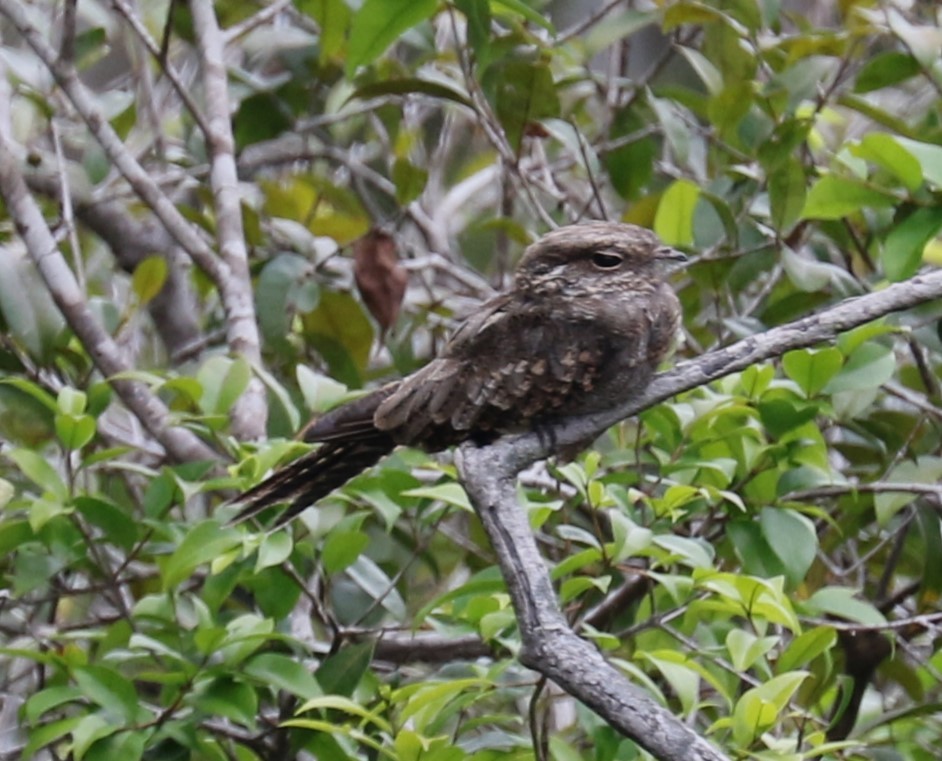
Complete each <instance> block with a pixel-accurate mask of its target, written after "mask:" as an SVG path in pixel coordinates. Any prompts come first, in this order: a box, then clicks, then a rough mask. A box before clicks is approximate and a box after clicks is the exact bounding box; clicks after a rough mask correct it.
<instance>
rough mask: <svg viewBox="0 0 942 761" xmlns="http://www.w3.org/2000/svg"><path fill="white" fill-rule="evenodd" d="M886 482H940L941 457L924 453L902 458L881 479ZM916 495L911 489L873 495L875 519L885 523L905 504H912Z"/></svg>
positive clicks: (941, 470) (941, 480)
mask: <svg viewBox="0 0 942 761" xmlns="http://www.w3.org/2000/svg"><path fill="white" fill-rule="evenodd" d="M882 480H883V481H884V482H886V483H888V484H894V483H899V484H935V483H939V482H942V458H940V457H934V456H929V455H924V456H922V457H917V458H916V459H915V460H903V461H902V462H900V463H898V464H897V465H895V466H893V468H892V470H890V471H889V472H888V473H887V474H886V476H885V477H884V478H883V479H882ZM916 499H918V497H917V495H916V494H914V493H913V492H911V491H899V492H892V491H887V492H880V493H878V494H875V495H874V496H873V507H874V510H875V511H876V514H877V520H878V521H879V522H880V524H881V525H884V526H885V525H886V524H887V523H888V522H889V520H890V519H891V518H892V517H893V516H894V515H896V513H898V512H899V511H900V510H901V509H903V508H904V507H906V505H910V504H912V503H913V502H914V501H915V500H916Z"/></svg>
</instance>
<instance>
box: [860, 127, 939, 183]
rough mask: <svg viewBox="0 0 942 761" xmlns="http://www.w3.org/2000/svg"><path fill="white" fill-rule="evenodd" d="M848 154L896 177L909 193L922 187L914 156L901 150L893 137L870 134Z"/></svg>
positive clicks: (884, 134)
mask: <svg viewBox="0 0 942 761" xmlns="http://www.w3.org/2000/svg"><path fill="white" fill-rule="evenodd" d="M850 152H851V153H852V154H853V155H855V156H857V157H858V158H862V159H866V160H867V161H872V162H873V163H874V164H877V165H878V166H880V167H882V168H883V169H885V170H886V171H887V172H889V173H890V174H892V175H894V176H895V177H897V178H898V179H899V180H900V182H902V183H903V185H904V186H905V187H906V188H907V189H908V190H910V191H914V190H916V189H917V188H918V187H919V186H920V185H922V167H921V166H920V165H919V162H918V161H917V160H916V158H915V156H913V154H911V153H910V152H909V151H907V150H906V149H905V148H903V147H902V146H901V145H900V143H899V141H898V140H897V139H896V138H895V137H894V136H893V135H888V134H886V133H885V132H871V133H870V134H869V135H865V136H864V137H863V138H862V139H861V141H860V142H859V143H858V144H857V145H852V146H851V147H850Z"/></svg>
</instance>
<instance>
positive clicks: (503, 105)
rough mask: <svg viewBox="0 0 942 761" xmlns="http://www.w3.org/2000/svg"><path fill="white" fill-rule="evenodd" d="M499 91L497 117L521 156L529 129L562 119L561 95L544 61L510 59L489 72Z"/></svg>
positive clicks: (514, 149)
mask: <svg viewBox="0 0 942 761" xmlns="http://www.w3.org/2000/svg"><path fill="white" fill-rule="evenodd" d="M487 76H488V78H487V82H488V85H489V87H493V88H494V89H495V96H494V106H495V111H496V113H497V118H498V119H499V120H500V123H501V126H503V128H504V132H505V133H506V135H507V142H508V143H509V144H510V147H511V148H512V149H513V151H514V153H516V154H519V153H520V148H521V146H522V144H523V138H524V136H525V135H526V134H527V130H528V129H529V128H530V127H531V125H533V124H534V123H536V122H538V121H539V120H540V119H546V118H551V117H556V116H559V113H560V104H559V96H558V95H557V93H556V85H555V84H554V82H553V75H552V73H551V71H550V67H549V65H548V64H547V63H545V62H543V61H538V62H531V61H520V60H509V61H504V62H502V63H501V64H500V65H499V66H494V67H493V68H492V69H491V70H490V71H489V72H488V73H487Z"/></svg>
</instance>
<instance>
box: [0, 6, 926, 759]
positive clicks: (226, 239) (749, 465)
mask: <svg viewBox="0 0 942 761" xmlns="http://www.w3.org/2000/svg"><path fill="white" fill-rule="evenodd" d="M939 14H940V11H939V8H938V6H937V4H935V3H919V2H906V1H905V0H882V1H880V2H877V1H864V0H861V1H856V0H841V2H833V3H832V2H819V3H812V2H789V0H730V1H728V2H723V1H721V0H704V1H702V2H690V1H686V0H676V1H675V0H662V1H660V2H652V1H650V0H620V1H618V2H607V1H606V2H590V1H589V0H584V1H580V0H568V1H567V0H559V1H558V2H541V1H540V0H453V2H446V1H445V0H441V1H439V0H363V1H362V2H357V1H356V0H293V2H289V1H287V0H276V1H275V2H269V3H265V2H254V1H253V0H224V1H222V2H217V3H214V4H211V3H209V2H206V1H205V0H191V2H189V3H185V2H175V3H171V2H168V1H167V0H146V2H134V1H133V0H113V2H105V0H81V2H75V0H64V2H54V1H53V0H33V1H32V2H27V3H20V2H15V1H13V0H3V1H2V2H0V33H2V45H0V136H2V139H0V148H2V152H3V153H4V154H5V155H7V156H8V157H13V159H14V161H13V162H12V164H11V165H12V166H13V167H14V170H15V171H16V172H18V173H20V174H21V175H22V176H23V177H24V178H25V180H26V183H27V187H28V192H27V196H28V198H30V199H32V201H33V203H34V204H35V205H36V206H37V207H38V211H39V212H41V215H42V216H41V219H44V220H45V225H47V226H48V228H49V230H48V232H49V233H51V236H52V237H51V238H50V240H51V241H54V244H55V250H56V251H58V252H61V256H55V257H54V256H51V255H47V254H48V253H49V252H48V251H47V250H38V249H37V247H36V246H30V245H27V241H28V240H29V239H28V237H27V231H24V230H23V229H22V228H21V229H19V230H17V229H15V228H14V224H13V220H14V219H16V218H17V216H16V213H14V204H13V203H11V201H10V198H11V196H10V195H8V193H9V192H10V188H11V187H12V186H11V185H7V187H6V188H5V191H4V194H5V197H6V199H7V204H6V206H4V207H0V505H2V508H3V509H2V513H0V634H2V637H0V644H2V650H0V653H2V655H0V700H2V703H0V757H2V758H9V759H13V758H41V759H88V760H96V761H97V760H98V759H114V758H121V759H126V760H127V761H133V760H134V759H141V758H147V759H220V760H223V759H275V758H309V759H311V758H317V759H330V760H331V761H334V760H335V759H336V760H337V761H343V760H344V759H374V758H387V759H395V760H397V761H419V760H420V759H421V761H462V760H463V759H474V761H497V760H498V759H514V760H517V759H519V760H520V761H523V760H524V759H532V758H538V759H546V758H553V759H560V760H561V761H570V759H572V760H575V759H586V760H589V759H591V760H592V761H613V760H615V759H626V760H627V759H635V758H643V757H646V756H645V754H644V753H643V752H642V751H640V750H639V749H638V748H637V746H636V745H635V744H634V743H632V742H631V741H629V740H626V739H624V738H622V737H621V736H620V735H618V734H617V733H616V732H615V731H614V730H613V729H612V728H611V727H609V726H608V725H606V724H605V723H604V722H602V721H601V720H600V719H598V718H597V717H595V716H594V715H592V714H591V713H590V712H588V711H587V710H585V709H584V708H583V707H581V706H580V705H578V704H576V703H574V701H572V699H571V698H569V697H568V696H566V695H564V694H561V693H560V692H559V691H558V690H555V689H554V688H552V687H550V686H547V685H545V684H543V683H542V682H541V681H540V680H539V679H538V677H537V676H535V675H534V674H533V673H532V672H529V671H527V670H526V669H523V668H522V667H520V666H519V665H518V664H517V663H516V661H515V659H514V652H515V649H516V648H517V647H518V644H519V641H518V639H517V636H516V630H515V623H514V617H513V611H512V610H511V609H510V608H509V603H508V598H507V594H506V591H505V589H504V587H503V583H502V582H501V580H500V576H499V574H498V572H497V570H496V566H495V562H494V558H493V555H492V552H491V550H490V548H489V547H488V546H487V543H486V541H484V539H483V536H482V532H481V530H480V527H479V525H478V523H477V520H476V518H475V516H474V515H473V513H472V512H471V511H470V509H469V506H468V502H467V498H466V496H465V495H464V493H463V491H462V490H461V488H460V486H458V485H457V483H456V482H455V480H454V468H453V466H452V465H451V464H450V460H449V458H448V457H447V456H441V457H434V458H430V457H428V456H426V455H424V454H422V453H419V452H414V451H406V450H400V451H398V452H397V453H395V454H394V455H393V456H392V457H390V458H388V459H387V460H386V461H384V462H383V463H382V464H381V465H380V466H378V467H377V468H376V469H374V470H373V471H371V472H369V473H366V474H364V475H362V476H360V477H358V478H357V479H355V480H354V481H352V482H351V483H350V484H348V485H347V486H346V487H345V488H344V489H342V490H341V491H339V492H338V493H336V494H335V495H333V496H331V497H330V498H328V499H326V500H324V502H323V504H321V505H320V506H319V507H318V508H317V509H315V510H309V511H307V512H306V513H305V514H304V515H303V516H302V518H301V519H300V520H299V521H297V522H296V524H295V525H293V526H292V527H290V528H289V529H286V530H282V531H279V532H276V533H271V534H265V533H254V532H252V531H248V530H245V529H243V528H239V529H236V528H232V527H227V526H225V522H224V520H223V519H224V518H225V517H226V515H227V513H226V512H224V511H220V513H219V515H220V516H222V517H218V516H216V517H214V515H215V513H216V509H217V508H218V507H219V505H220V504H221V503H222V502H223V501H224V499H225V497H226V496H231V494H232V493H234V490H236V489H240V488H244V487H247V486H249V485H251V484H252V483H254V482H256V481H257V480H258V479H259V478H260V477H261V476H262V475H263V474H264V472H265V471H267V469H269V468H270V467H272V466H273V465H274V464H275V463H276V462H278V461H279V460H280V459H281V458H283V457H286V456H287V455H288V454H289V453H291V452H294V451H295V450H297V449H299V447H300V445H298V444H296V443H293V442H292V441H291V437H292V436H293V435H294V434H295V433H296V432H297V430H298V429H299V428H300V427H301V426H302V425H303V423H304V421H305V420H306V419H307V418H308V417H309V416H310V415H311V414H316V413H318V412H321V411H323V410H324V409H327V408H329V407H330V406H332V405H333V404H336V403H337V402H338V401H339V400H342V399H344V398H346V397H347V395H348V394H349V393H351V392H355V391H356V390H357V389H360V388H363V387H368V386H371V385H374V384H376V383H379V382H381V381H383V380H384V379H388V378H392V377H397V376H399V375H402V374H405V373H408V372H410V371H412V370H414V369H415V368H417V367H419V366H421V365H422V364H423V363H424V362H425V361H427V359H428V358H429V357H430V356H432V355H433V354H434V353H435V352H436V350H437V349H438V348H439V347H440V346H441V343H442V340H443V338H444V337H445V336H446V335H447V333H448V330H449V329H450V328H451V327H453V326H454V324H455V322H456V320H457V319H458V318H460V317H461V316H463V315H465V314H468V313H469V312H470V311H472V310H473V309H474V305H475V304H476V303H477V302H478V301H479V300H480V299H482V298H485V297H487V296H488V295H489V294H491V293H492V292H493V291H494V290H495V289H499V288H501V287H502V286H504V285H505V284H506V283H507V281H508V275H509V273H510V272H511V270H512V268H513V264H514V262H515V261H516V259H517V257H518V256H519V254H520V253H521V251H522V250H523V248H524V247H525V245H526V244H527V243H528V242H530V241H532V240H533V239H534V238H535V237H536V236H537V235H538V234H540V233H542V232H544V231H546V230H547V229H549V228H550V227H551V226H552V225H556V224H565V223H567V222H573V221H577V220H582V219H588V218H609V219H622V220H626V221H630V222H634V223H637V224H641V225H645V226H648V227H651V228H653V229H654V230H655V231H657V233H658V234H659V235H660V236H661V237H662V238H663V239H664V240H665V241H666V242H668V243H670V244H671V245H674V246H676V247H678V248H682V249H683V250H685V251H687V252H688V254H690V255H691V258H692V263H691V264H690V265H689V266H688V267H687V268H686V269H685V270H684V271H683V272H682V273H680V274H679V275H678V277H677V278H676V282H675V285H676V288H677V290H678V293H679V295H680V298H681V300H682V302H683V306H684V311H685V321H684V340H683V343H682V344H681V346H680V347H679V348H678V354H679V355H680V356H696V355H699V354H701V353H703V352H706V351H709V350H710V349H712V348H716V347H718V346H722V345H725V344H729V343H731V342H733V341H735V340H737V339H739V338H743V337H746V336H755V337H756V340H757V341H761V340H762V335H761V334H762V332H763V330H765V329H767V328H769V327H772V326H776V325H781V324H783V323H786V322H788V321H790V320H793V319H796V318H798V317H802V316H805V315H808V314H811V313H813V312H814V311H817V310H821V309H825V308H827V307H828V306H829V305H832V304H834V303H837V302H838V301H840V300H842V299H844V298H847V297H849V296H854V295H860V294H866V293H870V292H874V291H878V290H880V289H881V288H882V287H884V286H885V285H886V284H887V283H888V282H905V281H907V280H909V279H911V278H914V277H916V276H918V273H919V272H920V270H921V269H922V268H924V267H932V266H935V265H937V264H938V262H939V261H940V260H942V244H940V242H939V240H938V237H937V236H938V233H939V231H940V229H942V107H940V105H942V100H940V95H942V28H940V25H942V19H940V16H939ZM217 23H218V27H217V26H216V24H217ZM36 40H39V43H42V44H39V43H37V42H36ZM43 45H45V46H46V47H45V48H43ZM44 50H45V53H44V52H43V51H44ZM76 73H77V76H75V74H76ZM214 85H215V86H216V87H215V89H214ZM219 85H222V87H221V88H220V87H218V86H219ZM76 93H78V95H77V94H76ZM79 95H81V96H83V97H84V100H83V99H82V98H81V97H79ZM229 124H231V132H230V130H229V129H228V125H229ZM109 135H110V136H111V137H113V138H114V139H113V140H109V137H108V136H109ZM230 136H231V138H232V140H233V142H232V144H231V145H230V144H229V143H228V138H229V137H230ZM134 165H136V166H137V167H138V168H139V169H141V170H142V171H141V175H142V177H139V176H137V175H134V174H133V172H131V171H130V170H129V169H128V167H129V166H134ZM227 167H228V169H231V170H232V172H231V173H230V174H229V175H227V174H226V172H227V171H228V170H227ZM235 171H237V173H238V180H237V182H236V181H235V174H234V172H235ZM148 182H149V183H150V185H147V183H148ZM227 183H228V184H227ZM148 188H151V189H150V190H148ZM227 193H228V195H227ZM36 229H37V225H35V224H34V225H32V226H31V231H32V232H35V231H36ZM181 230H183V232H181ZM18 232H19V233H20V235H18V234H17V233H18ZM21 235H22V237H21ZM187 235H189V236H191V237H187ZM207 252H208V254H207ZM216 252H218V253H216ZM220 262H221V263H222V265H221V268H220V265H219V263H220ZM63 282H64V283H66V284H68V283H71V286H69V288H71V290H69V288H65V290H63V285H62V283H63ZM64 293H65V294H69V293H71V294H72V296H73V297H75V296H77V298H71V299H66V301H67V302H68V303H65V302H64V301H63V298H64V296H63V294H64ZM253 304H254V311H253V306H252V305H253ZM76 305H78V306H79V307H81V309H78V308H77V306H76ZM940 313H942V305H940V304H939V303H938V302H929V303H926V304H923V305H922V306H920V307H918V308H915V309H912V310H909V311H906V312H902V313H899V314H896V315H893V316H891V317H887V318H884V319H881V320H878V321H876V322H873V323H869V324H867V325H865V326H863V327H861V328H858V329H855V330H853V331H851V332H849V333H846V334H845V335H843V336H841V337H840V339H839V340H838V341H837V342H836V344H835V345H831V346H821V347H817V348H815V349H808V350H800V351H794V352H790V353H788V354H786V355H785V356H783V357H782V358H781V359H780V361H775V362H770V363H768V364H764V365H761V366H755V367H751V368H749V369H748V370H747V371H745V372H742V373H737V374H734V375H731V376H729V377H727V378H725V379H723V380H721V381H718V382H715V383H712V384H710V385H709V386H706V387H702V388H699V389H696V390H694V391H692V392H689V393H686V394H683V395H681V396H680V397H679V398H676V399H674V400H672V401H670V402H668V403H665V404H661V405H659V406H657V407H655V408H651V409H648V410H646V411H645V412H644V413H642V414H641V415H640V417H639V419H638V420H634V421H628V422H626V423H624V424H623V425H621V426H618V427H616V428H615V429H613V430H612V431H611V432H609V433H608V434H606V436H604V437H603V438H602V439H601V440H600V441H599V442H598V443H597V445H596V447H595V448H594V449H593V450H592V451H590V452H588V453H586V454H584V455H583V456H581V457H580V458H579V459H578V460H577V461H575V462H573V463H569V464H565V465H559V466H556V465H553V464H550V465H549V466H546V467H540V468H535V469H531V470H530V471H528V472H527V473H525V474H524V477H523V479H522V490H521V497H522V499H523V500H524V501H525V504H526V507H527V509H528V511H529V516H530V522H531V525H532V526H533V529H534V531H535V532H536V534H537V538H538V540H539V542H540V545H541V548H542V550H543V552H544V554H545V557H546V559H547V562H548V563H549V565H550V567H551V571H552V576H553V579H554V581H555V583H556V584H557V590H558V593H559V595H560V598H561V601H562V603H563V605H564V607H565V610H566V613H567V616H568V617H569V619H570V620H571V621H572V622H573V625H574V626H575V627H576V628H577V630H578V631H579V632H580V633H582V634H583V635H584V636H586V637H589V638H592V639H593V640H594V641H595V642H596V643H597V644H598V646H599V647H600V648H602V650H603V651H604V652H605V653H606V654H607V655H608V656H609V657H610V658H611V659H612V660H613V661H614V662H615V663H617V664H618V666H619V667H620V668H622V669H624V671H625V672H626V673H627V674H629V675H630V676H631V678H632V679H633V680H635V681H636V683H637V684H639V685H641V686H643V687H644V689H646V690H648V691H650V693H651V694H652V695H653V696H655V697H656V698H657V699H658V700H660V701H662V702H663V704H664V705H665V706H667V707H668V708H669V709H670V710H671V711H672V712H674V713H675V714H676V715H677V716H678V717H680V718H681V719H682V720H683V721H684V722H686V723H688V724H689V725H691V726H693V727H695V728H696V729H697V730H698V731H699V732H701V733H703V734H705V735H706V736H707V737H708V738H710V740H711V741H712V742H714V743H715V744H716V745H717V746H718V747H720V748H722V749H723V750H724V752H726V753H728V754H729V755H730V756H731V757H737V758H739V757H742V758H746V757H748V758H768V759H773V758H774V759H805V758H817V757H826V758H843V759H881V761H889V760H891V759H926V760H927V761H928V760H929V759H937V758H939V756H940V753H942V740H940V737H942V726H940V724H942V706H940V699H942V686H940V679H942V674H940V669H942V652H940V647H939V643H940V628H939V627H940V624H942V614H940V612H939V595H940V593H942V533H940V518H942V515H940V494H942V488H940V487H939V485H938V484H939V479H940V477H942V398H940V390H939V380H938V370H939V367H940V363H942V345H940V338H939V318H940ZM63 314H66V316H63ZM89 326H97V329H98V330H99V331H100V332H101V335H100V337H101V338H102V341H105V339H107V341H111V343H107V341H105V342H104V343H100V344H96V343H95V340H94V339H93V338H90V337H89V336H90V335H91V333H89V332H88V331H85V330H83V328H88V327H89ZM256 326H257V330H256ZM106 345H107V346H113V348H114V349H115V352H116V353H115V354H114V357H115V358H116V359H115V362H113V363H112V364H107V363H104V364H103V360H102V349H101V347H102V346H106ZM115 379H117V380H118V384H117V385H116V384H115V383H114V382H113V381H115ZM121 381H124V382H126V383H127V384H130V385H128V386H126V387H122V386H121V385H120V382H121ZM122 388H133V389H136V390H137V391H135V392H134V393H139V394H141V395H143V396H145V397H148V398H152V399H153V400H156V401H157V402H158V403H159V404H158V407H160V408H161V409H163V410H164V411H165V412H164V413H161V414H160V415H158V416H157V418H155V419H154V420H149V422H148V419H145V418H146V416H142V413H140V412H139V411H138V409H137V408H136V407H134V405H133V401H132V400H130V397H129V396H128V393H130V392H122V391H121V389H122ZM116 389H117V390H118V393H116V392H115V391H116ZM240 405H244V406H242V407H240ZM154 409H157V407H154ZM155 421H156V422H155ZM167 430H173V431H177V432H178V433H180V435H182V436H189V437H194V438H186V439H185V441H187V442H189V443H190V444H192V443H193V442H194V441H196V442H197V443H199V442H202V444H201V446H202V447H203V449H200V448H199V446H197V447H195V448H191V449H189V450H180V449H175V448H174V446H173V443H172V442H170V443H169V444H168V440H166V439H165V433H166V431H167ZM168 452H169V454H168ZM209 453H215V456H216V458H217V459H216V460H215V461H213V460H212V459H207V458H208V457H209ZM226 466H229V467H228V470H227V469H226Z"/></svg>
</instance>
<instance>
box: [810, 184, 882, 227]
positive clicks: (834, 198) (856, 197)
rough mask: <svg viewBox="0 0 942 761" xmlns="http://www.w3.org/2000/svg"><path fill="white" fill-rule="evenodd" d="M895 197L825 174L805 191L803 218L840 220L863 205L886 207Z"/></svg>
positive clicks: (864, 206) (866, 206)
mask: <svg viewBox="0 0 942 761" xmlns="http://www.w3.org/2000/svg"><path fill="white" fill-rule="evenodd" d="M896 201H897V199H896V198H895V197H893V196H892V195H891V194H889V193H883V192H881V191H879V190H874V189H873V188H869V187H866V186H864V185H862V184H860V183H859V182H857V181H855V180H849V179H846V178H844V177H838V176H836V175H833V174H829V175H827V176H826V177H822V178H821V179H820V180H818V181H817V182H816V183H815V184H814V185H813V186H812V188H811V190H810V191H808V197H807V198H806V199H805V206H804V208H803V209H802V210H801V217H802V218H803V219H840V218H841V217H846V216H848V215H850V214H854V213H855V212H858V211H860V210H861V209H863V208H886V207H889V206H893V205H894V204H895V203H896Z"/></svg>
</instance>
